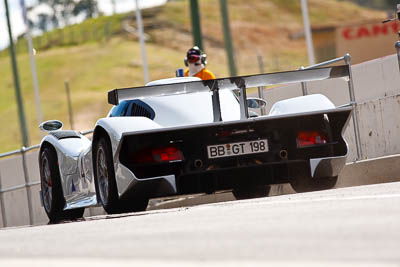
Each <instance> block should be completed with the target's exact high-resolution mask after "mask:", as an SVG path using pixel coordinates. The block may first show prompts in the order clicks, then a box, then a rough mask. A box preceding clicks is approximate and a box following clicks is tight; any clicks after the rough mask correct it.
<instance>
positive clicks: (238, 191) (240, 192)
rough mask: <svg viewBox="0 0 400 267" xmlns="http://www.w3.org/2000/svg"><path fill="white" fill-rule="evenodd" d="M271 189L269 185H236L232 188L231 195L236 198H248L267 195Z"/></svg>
mask: <svg viewBox="0 0 400 267" xmlns="http://www.w3.org/2000/svg"><path fill="white" fill-rule="evenodd" d="M269 191H271V186H269V185H258V186H248V187H237V188H234V189H233V190H232V194H233V196H234V197H235V198H236V199H237V200H240V199H249V198H258V197H267V196H268V195H269Z"/></svg>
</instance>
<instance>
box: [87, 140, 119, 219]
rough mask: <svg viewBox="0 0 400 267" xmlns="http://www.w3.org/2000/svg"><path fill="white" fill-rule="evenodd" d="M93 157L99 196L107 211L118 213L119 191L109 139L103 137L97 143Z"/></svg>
mask: <svg viewBox="0 0 400 267" xmlns="http://www.w3.org/2000/svg"><path fill="white" fill-rule="evenodd" d="M93 159H94V176H95V186H96V193H97V198H98V199H99V200H100V202H101V205H102V206H103V208H104V210H105V211H106V212H107V213H118V212H120V206H119V205H118V204H119V203H118V202H119V201H118V191H117V185H116V182H115V172H114V165H113V160H112V152H111V145H110V144H109V141H108V139H106V138H104V137H101V138H100V139H99V140H98V141H97V142H96V143H95V146H94V149H93Z"/></svg>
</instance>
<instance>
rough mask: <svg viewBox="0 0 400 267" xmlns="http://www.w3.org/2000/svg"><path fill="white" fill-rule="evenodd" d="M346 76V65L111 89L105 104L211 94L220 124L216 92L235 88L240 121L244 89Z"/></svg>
mask: <svg viewBox="0 0 400 267" xmlns="http://www.w3.org/2000/svg"><path fill="white" fill-rule="evenodd" d="M349 73H350V71H349V66H348V65H341V66H333V67H327V68H317V69H307V70H295V71H285V72H275V73H266V74H257V75H249V76H236V77H228V78H221V79H214V80H205V81H194V82H184V83H174V84H165V85H153V86H142V87H131V88H122V89H114V90H112V91H109V92H108V103H110V104H112V105H118V104H119V103H120V102H121V101H123V100H129V99H137V98H139V99H140V98H146V97H155V96H167V95H176V94H189V93H197V92H212V93H213V94H212V103H213V111H214V121H221V120H222V118H221V108H220V102H219V93H218V91H219V90H235V89H239V90H240V96H239V100H240V111H241V119H247V118H248V117H249V116H248V109H247V96H246V88H251V87H260V86H268V85H275V84H285V83H297V82H310V81H318V80H326V79H333V78H341V77H348V78H349Z"/></svg>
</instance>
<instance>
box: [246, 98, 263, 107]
mask: <svg viewBox="0 0 400 267" xmlns="http://www.w3.org/2000/svg"><path fill="white" fill-rule="evenodd" d="M266 106H267V101H265V100H264V99H261V98H255V97H249V98H247V107H248V108H265V107H266Z"/></svg>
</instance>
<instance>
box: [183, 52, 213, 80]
mask: <svg viewBox="0 0 400 267" xmlns="http://www.w3.org/2000/svg"><path fill="white" fill-rule="evenodd" d="M184 61H185V66H186V67H188V68H187V69H186V70H185V74H184V75H185V77H198V78H200V79H202V80H211V79H215V75H214V74H213V73H212V72H211V71H209V70H208V69H207V68H206V65H207V55H206V54H205V53H204V52H203V51H201V50H200V48H199V47H197V46H194V47H192V48H190V49H189V50H188V51H187V53H186V57H185V60H184Z"/></svg>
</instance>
